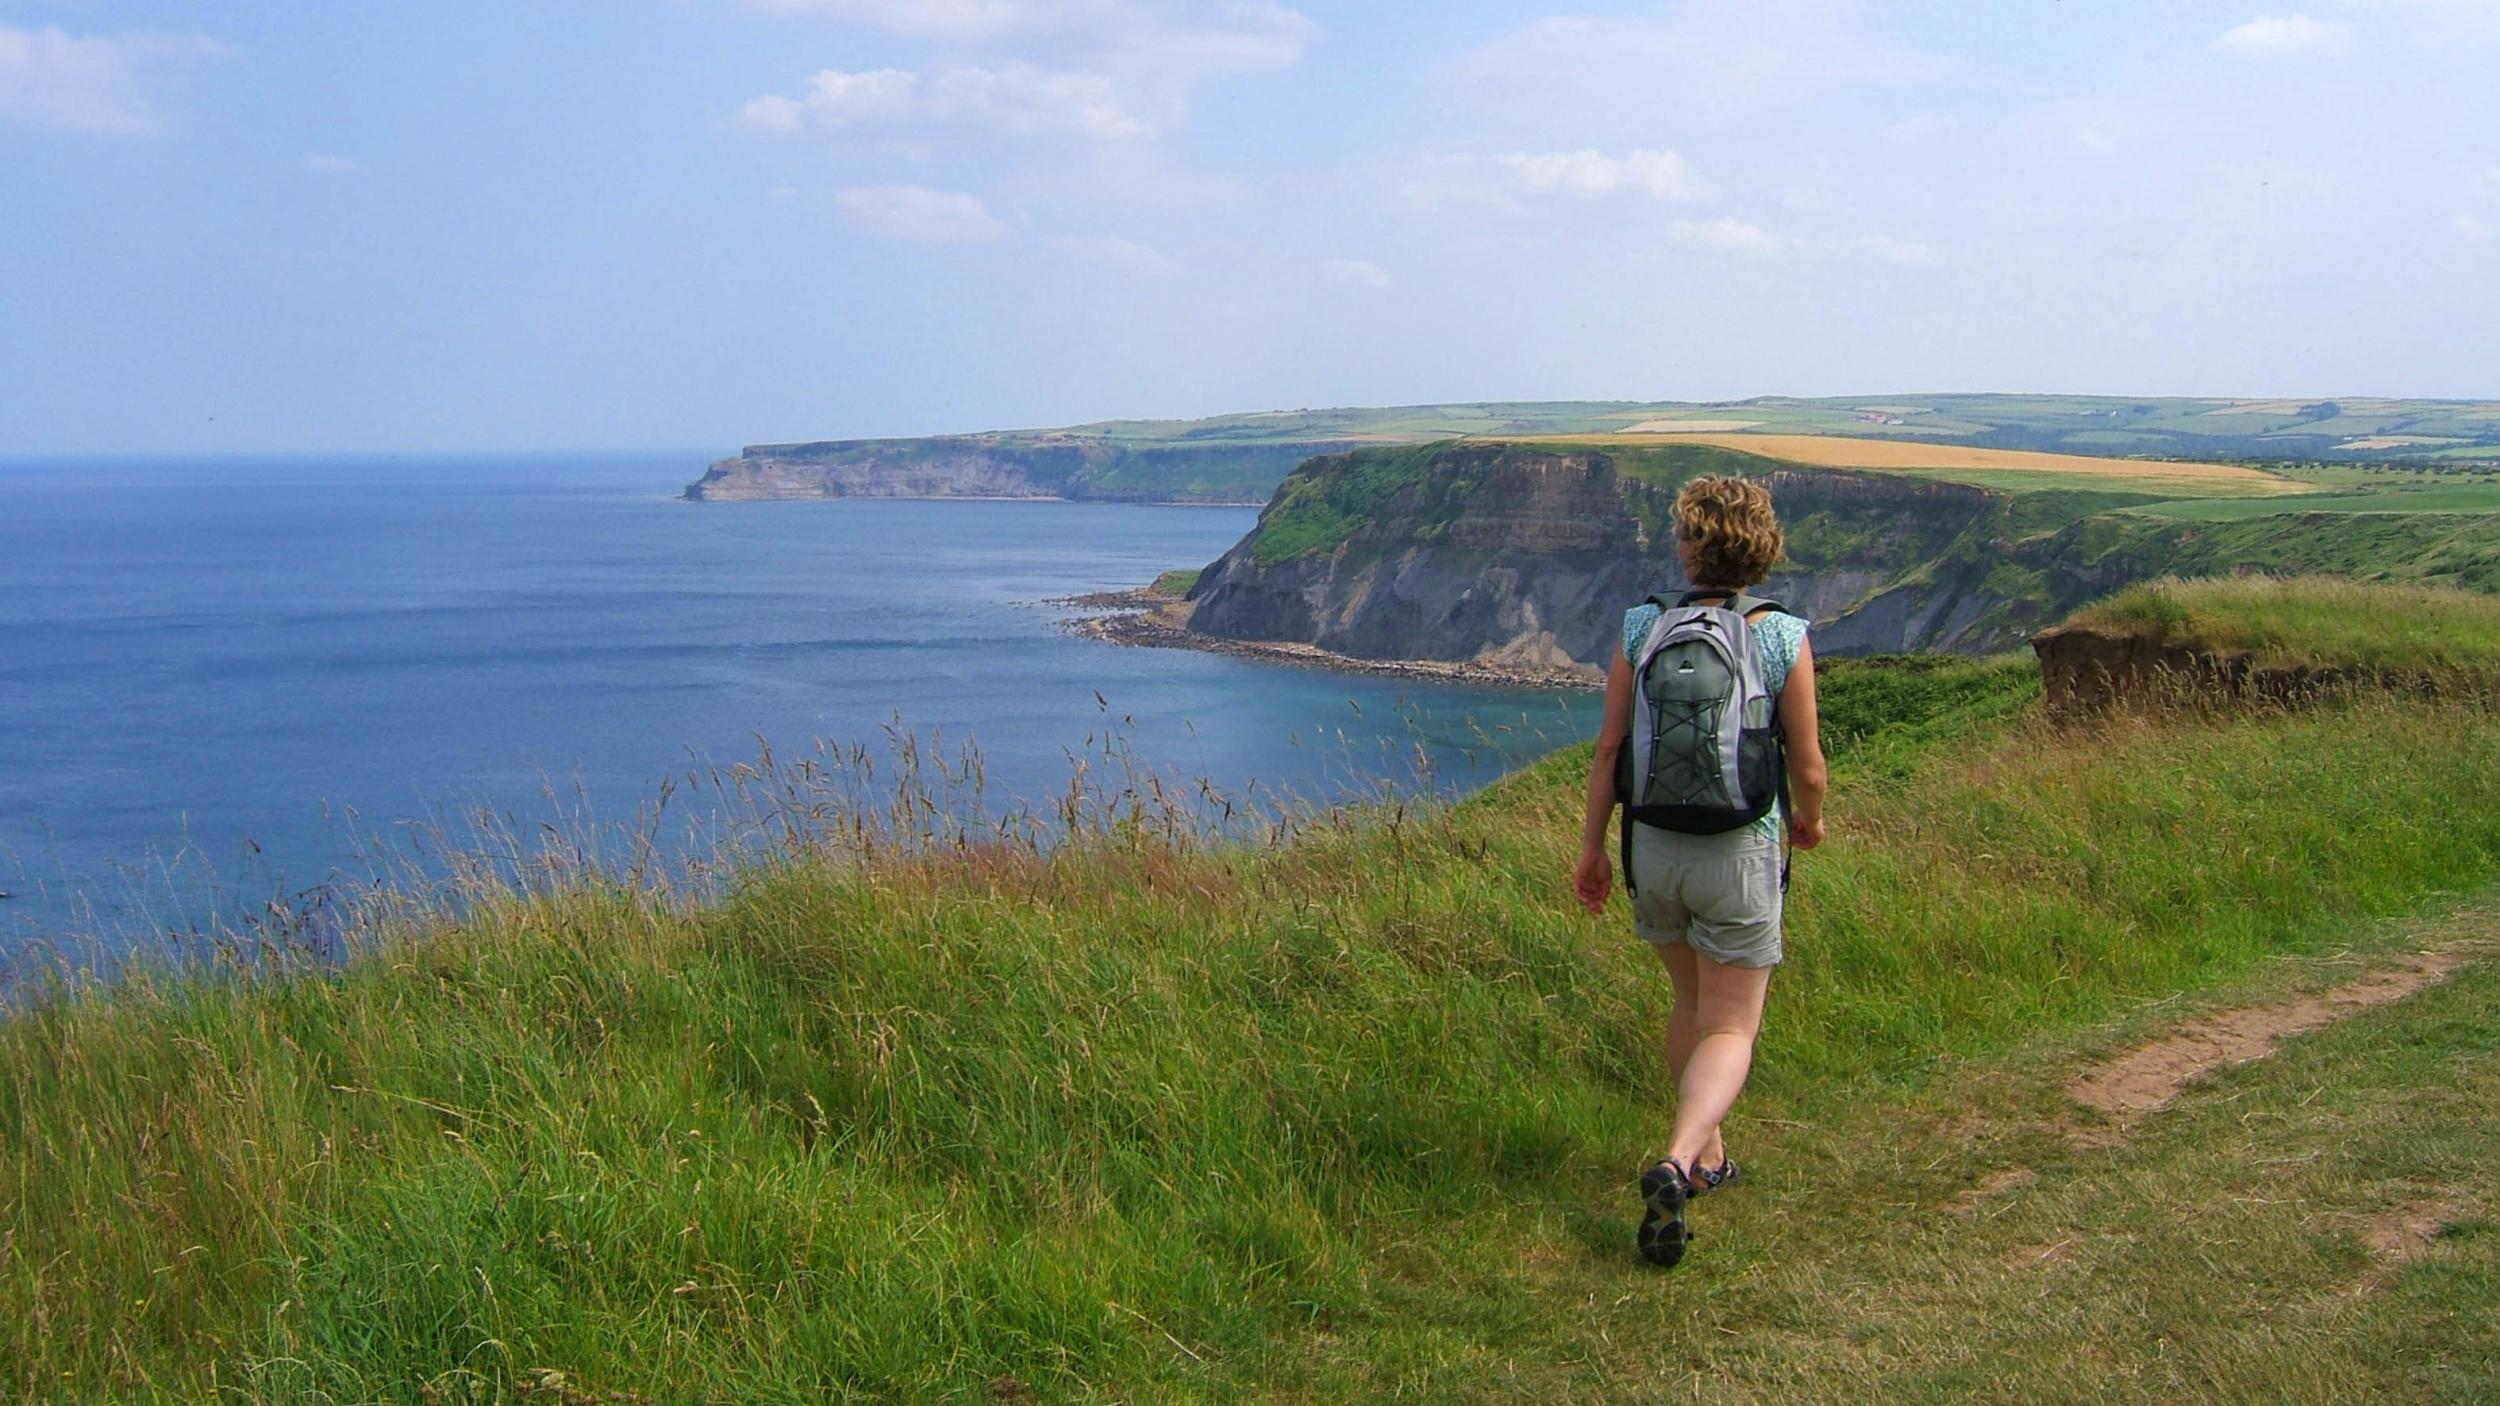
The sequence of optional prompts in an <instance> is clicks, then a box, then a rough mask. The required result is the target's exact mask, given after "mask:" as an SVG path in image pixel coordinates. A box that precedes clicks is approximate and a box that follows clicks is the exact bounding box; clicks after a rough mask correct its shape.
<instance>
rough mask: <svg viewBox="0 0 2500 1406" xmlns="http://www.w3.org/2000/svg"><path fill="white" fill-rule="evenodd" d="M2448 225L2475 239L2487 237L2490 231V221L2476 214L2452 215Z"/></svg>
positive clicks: (2489, 235)
mask: <svg viewBox="0 0 2500 1406" xmlns="http://www.w3.org/2000/svg"><path fill="white" fill-rule="evenodd" d="M2448 227H2449V228H2450V229H2453V230H2455V231H2456V232H2457V233H2459V234H2463V235H2469V236H2471V237H2473V238H2475V239H2489V238H2490V237H2491V233H2492V229H2491V221H2489V220H2486V219H2483V218H2481V217H2480V216H2477V215H2456V216H2452V217H2451V218H2450V219H2449V221H2448Z"/></svg>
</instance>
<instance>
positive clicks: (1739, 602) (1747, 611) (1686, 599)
mask: <svg viewBox="0 0 2500 1406" xmlns="http://www.w3.org/2000/svg"><path fill="white" fill-rule="evenodd" d="M1713 597H1716V598H1719V599H1722V600H1725V601H1726V602H1727V604H1725V605H1723V606H1721V607H1719V608H1720V609H1722V610H1732V611H1734V612H1736V613H1737V614H1739V615H1743V616H1748V617H1750V616H1751V615H1752V614H1753V613H1754V612H1755V611H1758V610H1776V611H1778V612H1779V613H1780V614H1782V615H1791V614H1794V613H1795V612H1793V611H1791V610H1790V609H1789V608H1788V607H1787V606H1784V605H1782V604H1780V603H1779V602H1778V601H1775V600H1762V599H1760V598H1758V597H1755V596H1749V595H1747V594H1745V593H1744V592H1743V591H1738V592H1737V593H1735V594H1734V595H1729V594H1727V593H1726V592H1724V591H1686V592H1685V593H1684V594H1683V595H1682V596H1680V597H1678V598H1677V600H1676V603H1677V604H1678V605H1691V604H1692V603H1693V602H1695V601H1697V600H1705V599H1710V598H1713ZM1650 600H1651V601H1653V602H1655V603H1656V604H1659V605H1665V604H1666V602H1665V601H1663V600H1660V599H1659V598H1658V597H1657V596H1651V597H1650Z"/></svg>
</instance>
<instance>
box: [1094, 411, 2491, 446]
mask: <svg viewBox="0 0 2500 1406" xmlns="http://www.w3.org/2000/svg"><path fill="white" fill-rule="evenodd" d="M1679 421H1682V422H1701V423H1704V424H1709V425H1714V426H1723V425H1739V424H1741V425H1742V426H1744V427H1745V428H1743V429H1741V430H1737V431H1735V432H1737V433H1750V434H1812V435H1842V436H1853V437H1867V438H1877V439H1905V440H1930V441H1938V442H1943V443H1957V444H1971V445H1980V446H1987V447H1993V448H2007V449H2033V450H2048V451H2057V452H2065V453H2074V454H2099V455H2110V456H2116V457H2127V456H2135V455H2142V456H2150V457H2155V458H2166V459H2196V458H2206V457H2212V456H2221V457H2226V458H2233V459H2273V460H2308V459H2347V460H2354V461H2387V462H2402V461H2406V460H2413V459H2423V460H2476V459H2482V460H2488V459H2491V458H2493V457H2494V456H2495V455H2496V454H2500V402H2494V401H2436V400H2390V399H2380V398H2374V397H2364V398H2353V397H2347V398H2343V399H2339V400H2321V401H2295V400H2284V401H2253V400H2238V401H2234V400H2220V399H2199V398H2187V397H2153V398H2129V397H2122V396H2080V395H2042V396H2026V395H1963V394H1952V395H1868V396H1833V397H1823V398H1819V399H1818V398H1801V397H1795V396H1761V397H1756V398H1754V399H1751V400H1742V401H1715V402H1709V403H1699V402H1690V401H1508V402H1482V403H1465V404H1444V405H1410V406H1396V407H1386V408H1377V409H1372V408H1352V407H1348V408H1337V409H1306V410H1290V411H1268V412H1261V413H1254V414H1246V415H1223V416H1217V417H1214V418H1211V419H1206V420H1118V421H1106V422H1103V423H1100V424H1092V425H1079V426H1074V427H1072V428H1071V429H1070V430H1068V431H1065V433H1072V434H1080V435H1096V436H1102V437H1105V438H1110V439H1116V440H1118V441H1120V442H1123V443H1129V444H1137V445H1150V444H1151V445H1181V444H1255V443H1274V442H1279V441H1288V440H1328V439H1375V440H1383V441H1416V440H1428V439H1446V438H1451V437H1457V436H1466V437H1494V438H1534V437H1538V436H1545V435H1580V434H1616V433H1622V432H1625V431H1627V430H1632V429H1634V428H1635V427H1638V426H1648V425H1672V424H1675V423H1677V422H1679ZM2380 440H2385V441H2388V443H2386V444H2385V445H2384V446H2383V447H2353V446H2355V445H2362V446H2368V445H2371V444H2372V443H2373V442H2375V441H2380Z"/></svg>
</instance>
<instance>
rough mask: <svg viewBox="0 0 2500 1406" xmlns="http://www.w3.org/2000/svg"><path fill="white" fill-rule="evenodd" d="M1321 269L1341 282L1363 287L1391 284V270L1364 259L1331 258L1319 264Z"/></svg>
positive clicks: (1380, 286)
mask: <svg viewBox="0 0 2500 1406" xmlns="http://www.w3.org/2000/svg"><path fill="white" fill-rule="evenodd" d="M1319 271H1320V272H1321V273H1323V274H1326V275H1327V276H1328V277H1330V278H1332V279H1335V280H1336V281H1337V282H1339V283H1351V284H1354V285H1355V286H1357V287H1361V288H1386V287H1388V286H1389V271H1388V270H1387V269H1384V268H1382V267H1381V266H1380V265H1378V264H1375V263H1372V262H1369V261H1368V260H1364V259H1330V260H1328V261H1326V262H1325V263H1322V264H1321V265H1320V266H1319Z"/></svg>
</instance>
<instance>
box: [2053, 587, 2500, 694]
mask: <svg viewBox="0 0 2500 1406" xmlns="http://www.w3.org/2000/svg"><path fill="white" fill-rule="evenodd" d="M2069 623H2070V624H2074V625H2079V626H2087V627H2090V628H2093V629H2096V630H2099V631H2102V632H2104V633H2115V634H2125V635H2134V636H2137V637H2140V638H2144V639H2149V640H2154V641H2157V642H2159V643H2163V644H2178V645H2189V646H2195V647H2201V648H2204V649H2210V650H2215V651H2219V652H2223V653H2229V654H2245V655H2251V656H2254V657H2255V658H2256V659H2258V660H2259V661H2260V662H2262V663H2266V664H2270V665H2280V666H2301V665H2307V666H2323V667H2337V666H2348V667H2355V668H2363V669H2387V670H2395V671H2446V670H2471V671H2476V672H2485V673H2489V672H2495V671H2500V597H2494V596H2490V595H2486V594H2481V593H2477V592H2472V591H2465V590H2459V589H2456V588H2453V587H2447V586H2424V585H2395V584H2369V585H2364V584H2360V583H2356V582H2353V581H2350V580H2346V579H2344V578H2342V577H2336V576H2315V575H2313V576H2294V577H2269V576H2224V577H2208V578H2204V579H2201V580H2179V579H2177V578H2175V577H2174V578H2168V579H2164V580H2158V581H2146V582H2140V583H2138V584H2136V585H2134V586H2130V587H2128V588H2127V589H2125V590H2123V591H2120V592H2119V593H2118V594H2117V595H2115V596H2112V597H2110V598H2109V599H2107V600H2105V601H2102V602H2100V603H2098V604H2096V605H2091V606H2087V607H2085V608H2084V609H2083V610H2081V611H2079V612H2077V613H2076V614H2075V616H2074V617H2073V619H2072V620H2071V621H2070V622H2069Z"/></svg>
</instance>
